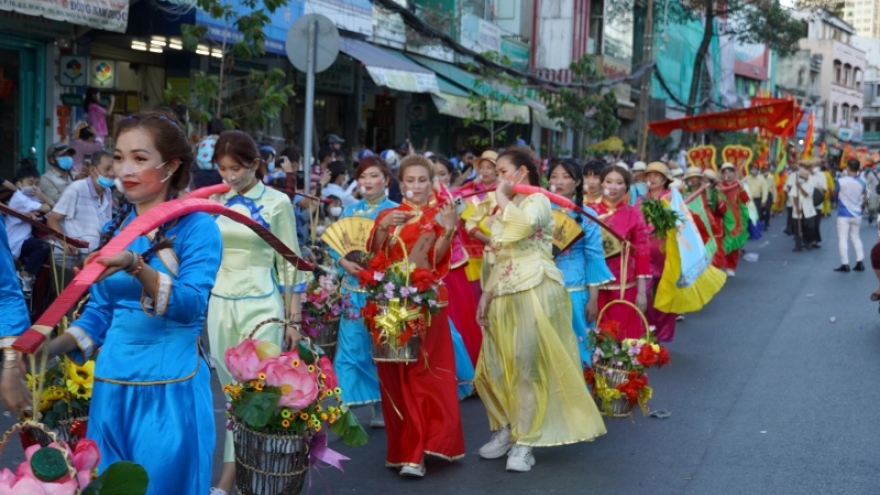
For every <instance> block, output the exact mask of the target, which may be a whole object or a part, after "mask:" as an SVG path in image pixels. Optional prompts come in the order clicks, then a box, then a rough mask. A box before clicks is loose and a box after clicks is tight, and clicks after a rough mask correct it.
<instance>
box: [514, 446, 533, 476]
mask: <svg viewBox="0 0 880 495" xmlns="http://www.w3.org/2000/svg"><path fill="white" fill-rule="evenodd" d="M534 465H535V456H533V455H532V448H531V447H527V446H525V445H514V446H513V448H512V449H510V453H509V454H507V470H508V471H515V472H518V473H525V472H527V471H531V469H532V466H534Z"/></svg>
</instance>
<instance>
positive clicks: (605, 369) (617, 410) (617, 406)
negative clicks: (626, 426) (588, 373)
mask: <svg viewBox="0 0 880 495" xmlns="http://www.w3.org/2000/svg"><path fill="white" fill-rule="evenodd" d="M593 368H594V369H595V371H596V374H597V375H598V374H599V373H603V376H604V377H605V381H606V383H607V384H608V388H612V389H613V388H617V386H618V385H622V384H624V383H626V381H627V376H628V375H629V371H627V370H625V369H621V368H612V367H609V366H604V365H601V364H597V365H594V366H593ZM592 392H593V399H595V401H596V405H598V406H599V411H600V412H601V413H602V415H603V416H609V417H612V418H626V417H628V416H631V415H632V410H633V404H630V403H629V401H628V400H626V397H624V398H621V399H612V400H611V412H610V414H609V412H608V411H606V410H605V408H604V407H602V401H601V400H600V399H599V397H598V396H597V394H596V390H595V387H593V389H592Z"/></svg>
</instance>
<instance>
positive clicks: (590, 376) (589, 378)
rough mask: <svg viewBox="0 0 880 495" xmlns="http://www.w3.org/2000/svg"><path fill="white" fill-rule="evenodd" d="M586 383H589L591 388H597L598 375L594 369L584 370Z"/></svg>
mask: <svg viewBox="0 0 880 495" xmlns="http://www.w3.org/2000/svg"><path fill="white" fill-rule="evenodd" d="M584 381H585V382H587V385H589V386H590V387H591V388H595V387H596V373H595V372H594V371H593V368H586V369H584Z"/></svg>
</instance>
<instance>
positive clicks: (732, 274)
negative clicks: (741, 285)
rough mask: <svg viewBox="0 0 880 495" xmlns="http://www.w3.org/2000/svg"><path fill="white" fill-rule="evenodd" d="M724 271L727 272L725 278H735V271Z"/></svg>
mask: <svg viewBox="0 0 880 495" xmlns="http://www.w3.org/2000/svg"><path fill="white" fill-rule="evenodd" d="M726 271H727V276H728V277H735V276H736V272H735V271H733V270H726Z"/></svg>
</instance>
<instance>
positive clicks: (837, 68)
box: [834, 60, 843, 84]
mask: <svg viewBox="0 0 880 495" xmlns="http://www.w3.org/2000/svg"><path fill="white" fill-rule="evenodd" d="M842 72H843V65H842V64H841V63H840V60H835V61H834V82H835V83H837V84H840V78H841V76H842V75H843V74H842Z"/></svg>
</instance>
